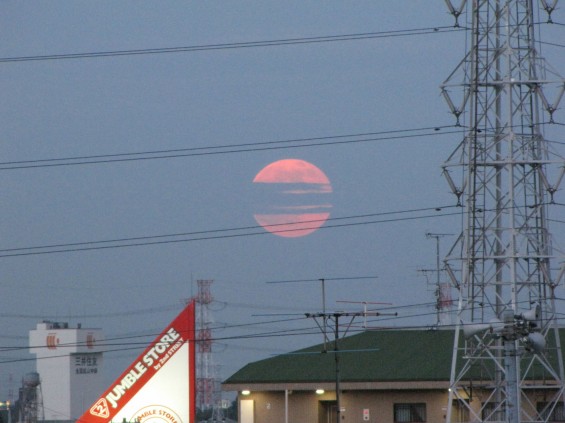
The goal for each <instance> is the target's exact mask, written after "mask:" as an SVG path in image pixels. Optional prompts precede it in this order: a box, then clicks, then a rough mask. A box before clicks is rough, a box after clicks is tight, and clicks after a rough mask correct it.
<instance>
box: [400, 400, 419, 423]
mask: <svg viewBox="0 0 565 423" xmlns="http://www.w3.org/2000/svg"><path fill="white" fill-rule="evenodd" d="M394 421H395V423H420V422H425V421H426V404H425V403H415V404H394Z"/></svg>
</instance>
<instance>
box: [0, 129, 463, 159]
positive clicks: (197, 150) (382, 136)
mask: <svg viewBox="0 0 565 423" xmlns="http://www.w3.org/2000/svg"><path fill="white" fill-rule="evenodd" d="M446 128H458V127H457V126H455V125H445V126H433V127H422V128H412V129H397V130H389V131H379V132H367V133H358V134H346V135H329V136H320V137H309V138H296V139H289V140H279V141H259V142H254V143H242V144H227V145H217V146H207V147H190V148H180V149H167V150H154V151H143V152H133V153H117V154H99V155H91V156H75V157H64V158H54V159H36V160H19V161H8V162H0V170H15V169H32V168H42V167H58V166H77V165H88V164H104V163H115V162H130V161H138V160H155V159H171V158H180V157H195V156H208V155H217V154H233V153H248V152H258V151H266V150H280V149H291V148H305V147H323V146H334V145H340V144H356V143H365V142H374V141H391V140H400V139H409V138H419V137H430V136H437V135H448V134H453V133H460V132H461V129H456V130H453V131H442V130H443V129H446ZM392 134H396V135H392ZM367 137H369V138H367ZM328 140H330V141H328ZM289 144H290V145H289Z"/></svg>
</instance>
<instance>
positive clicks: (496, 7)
mask: <svg viewBox="0 0 565 423" xmlns="http://www.w3.org/2000/svg"><path fill="white" fill-rule="evenodd" d="M534 2H535V3H536V4H537V3H538V2H537V1H535V0H488V1H487V0H482V1H481V0H473V1H472V2H466V1H464V0H463V1H461V2H459V4H458V5H454V4H453V3H452V2H451V1H450V0H446V4H447V5H448V8H449V11H450V12H451V14H452V15H453V16H454V17H455V25H457V26H458V25H460V22H459V20H460V19H463V18H465V19H466V20H467V21H468V23H467V25H468V26H469V31H468V34H469V35H468V49H467V51H468V53H467V54H466V55H465V57H464V59H463V60H462V61H461V62H460V63H459V65H458V66H457V67H456V69H455V70H454V71H453V72H452V73H451V75H449V77H448V78H447V80H446V81H444V83H443V84H442V85H441V90H442V94H443V96H444V98H445V100H446V102H447V104H448V106H449V108H450V110H451V113H452V114H453V115H454V116H455V118H456V120H457V123H458V124H460V125H462V126H463V127H464V128H465V135H464V137H463V140H462V141H461V142H460V144H459V145H458V147H457V148H456V149H455V151H454V152H453V153H452V154H451V156H450V157H449V158H448V159H447V161H446V162H445V163H444V165H443V173H444V175H445V177H446V179H447V182H448V185H449V186H450V188H451V190H452V192H453V193H454V194H455V195H456V197H457V201H458V204H459V205H461V207H462V211H463V218H462V225H463V230H462V233H461V234H460V236H459V237H458V239H457V241H456V242H455V244H454V246H453V247H452V249H451V250H450V251H449V253H448V255H447V256H446V257H445V259H444V263H445V270H446V273H447V274H448V275H449V278H450V282H451V283H452V285H453V286H454V287H455V288H456V289H457V290H458V293H459V301H458V316H457V324H456V330H455V340H454V348H453V360H452V370H451V381H450V392H449V402H448V405H447V411H448V412H447V415H446V418H447V423H451V422H455V421H460V422H463V421H475V422H476V421H505V422H510V423H518V422H547V421H551V420H562V417H563V416H564V415H565V410H564V408H563V396H564V380H565V378H564V368H563V360H562V355H561V345H560V339H559V333H558V331H557V319H556V310H555V303H554V299H555V296H554V291H555V288H556V287H557V286H558V285H559V284H560V283H561V281H562V279H563V275H564V268H563V267H561V268H560V269H558V270H557V272H555V269H552V268H551V267H550V260H554V259H556V258H561V257H562V256H561V254H560V255H559V256H556V255H555V254H554V251H553V247H552V240H551V234H550V232H549V230H548V217H547V213H548V209H549V206H550V205H551V204H552V203H553V196H554V194H555V192H556V191H557V190H558V188H559V185H560V183H561V181H562V179H563V176H564V172H565V167H564V164H565V161H564V159H563V157H561V156H560V155H558V154H557V153H556V152H555V151H552V149H551V148H550V144H549V143H548V142H547V141H546V140H545V139H544V135H543V126H544V125H543V124H544V122H543V121H542V117H543V118H544V119H546V122H545V123H548V124H551V123H553V119H554V114H555V112H556V110H557V108H558V106H559V103H560V100H561V98H562V97H563V93H564V90H565V80H564V79H563V78H562V77H561V76H559V74H558V73H557V72H555V71H554V70H552V69H551V68H550V67H549V66H548V65H547V64H546V63H545V60H544V59H543V58H542V57H541V56H540V55H539V54H538V50H537V49H536V42H535V40H534V31H537V29H538V27H539V25H538V24H539V22H540V19H539V18H538V17H537V16H535V15H536V13H537V11H538V10H542V13H543V10H545V12H547V17H548V21H550V20H551V13H552V12H553V10H554V9H555V7H556V3H557V0H554V1H548V0H540V1H539V6H540V7H539V9H538V8H537V7H536V8H534ZM534 9H535V10H534ZM544 112H545V113H544ZM552 273H556V276H555V277H554V276H553V275H552ZM557 417H559V418H557Z"/></svg>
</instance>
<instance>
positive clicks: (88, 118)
mask: <svg viewBox="0 0 565 423" xmlns="http://www.w3.org/2000/svg"><path fill="white" fill-rule="evenodd" d="M553 19H554V21H555V22H556V23H557V24H554V25H540V31H541V35H540V36H543V37H544V39H547V40H549V41H553V42H554V43H556V44H559V43H561V45H560V46H559V45H549V44H547V45H544V54H545V56H546V57H547V60H548V61H549V63H551V64H552V65H553V66H554V67H555V68H557V69H558V70H560V73H561V74H563V73H565V55H563V54H562V53H563V45H562V44H563V39H564V32H563V31H564V29H563V28H564V27H563V25H562V24H559V22H565V16H563V15H562V12H560V11H557V12H555V13H554V16H553ZM453 23H454V19H453V18H452V17H451V16H450V15H449V13H448V11H447V8H446V6H445V2H444V1H440V0H435V1H430V0H396V1H363V0H359V1H334V0H326V1H323V2H322V1H312V0H299V1H298V0H285V1H284V2H282V1H281V2H276V1H264V0H255V1H252V0H249V1H230V2H228V1H215V0H212V1H206V2H197V1H169V2H166V3H163V2H150V1H139V0H138V1H120V2H115V1H105V0H100V1H96V2H92V1H83V0H74V1H72V2H70V1H25V0H24V1H9V0H3V1H1V2H0V39H2V40H3V42H2V43H0V73H1V76H0V92H1V98H2V100H1V101H0V128H1V129H0V154H1V159H0V162H2V164H1V165H0V172H1V176H2V177H1V179H0V199H1V204H2V218H1V219H0V250H1V251H0V275H1V281H2V282H1V286H2V296H1V297H0V320H1V322H2V335H0V343H1V344H0V345H1V346H2V347H8V348H10V351H6V350H0V399H1V398H3V397H5V396H6V395H7V392H8V389H9V387H10V383H9V382H8V381H10V380H12V381H13V382H11V383H12V384H13V385H14V387H15V388H16V391H17V386H18V385H19V383H20V381H21V378H22V376H23V375H24V374H25V373H26V372H29V371H33V370H34V369H35V367H34V362H33V360H31V359H32V356H31V355H30V354H29V353H28V351H27V349H26V347H27V343H28V332H29V330H31V329H34V328H35V325H36V324H37V323H38V322H40V321H42V320H54V321H64V322H69V324H70V325H73V326H74V325H76V324H78V323H81V324H82V326H83V327H97V328H102V329H103V330H104V333H105V336H106V337H107V338H108V339H116V340H120V341H123V349H121V350H120V351H117V352H112V353H107V354H106V355H105V373H106V378H107V381H108V384H110V383H111V382H112V381H113V380H114V379H115V378H116V377H117V376H118V375H119V374H120V373H121V372H122V370H124V369H125V367H126V366H127V365H128V364H129V363H130V362H131V361H133V360H134V359H135V357H136V356H137V355H138V354H139V352H140V348H141V346H133V348H132V345H131V344H128V342H130V341H129V340H128V339H130V337H131V336H140V339H141V340H143V341H145V340H146V341H147V342H149V341H150V340H151V339H152V338H153V337H154V336H155V335H156V334H158V333H159V332H160V331H161V329H162V328H164V327H165V326H166V325H167V324H168V323H169V322H170V321H171V320H172V319H173V318H174V317H175V316H176V314H177V313H178V312H179V311H180V310H181V308H182V307H183V305H184V304H185V302H186V300H187V299H188V298H190V297H191V296H194V295H196V294H197V280H200V279H202V280H213V283H212V285H211V290H212V294H213V296H214V300H215V301H214V302H213V303H212V304H210V305H209V308H208V314H209V319H210V321H212V322H213V327H214V333H213V336H214V338H215V339H216V342H215V343H214V362H215V363H216V365H217V366H216V367H215V371H216V373H217V376H218V377H219V378H221V379H225V378H227V377H228V376H230V375H231V374H233V373H234V372H235V371H237V370H238V369H239V368H241V367H243V366H244V365H245V364H246V363H248V362H251V361H256V360H259V359H262V358H267V357H269V356H271V355H273V354H280V353H283V352H286V351H289V350H293V349H297V348H300V347H304V346H308V345H312V344H314V343H319V342H321V341H322V336H321V334H320V331H319V329H318V327H317V326H316V325H315V322H313V321H312V320H311V319H307V318H305V316H304V315H305V313H315V312H320V311H322V304H323V303H324V302H325V304H326V307H327V310H348V311H361V310H362V305H361V304H359V302H382V303H386V304H382V305H381V306H382V307H383V308H385V309H386V310H388V311H389V312H390V313H398V315H397V316H383V317H381V318H379V319H378V321H376V322H373V324H375V325H379V326H398V327H406V326H410V325H412V326H419V327H427V326H433V325H434V324H435V323H436V318H437V316H436V312H435V309H434V307H433V303H434V301H435V296H434V289H435V288H434V286H433V282H434V280H435V274H434V273H433V271H434V270H435V269H436V252H437V251H436V247H437V244H436V240H439V241H440V242H439V245H440V250H441V251H442V252H446V251H447V249H448V248H449V247H450V246H451V244H452V243H453V242H454V241H455V236H456V235H457V234H458V233H459V232H460V230H461V224H460V220H461V219H460V216H459V215H458V213H459V210H458V209H457V207H454V206H455V204H456V199H455V198H454V196H453V195H452V194H450V192H449V187H448V185H447V182H446V181H445V180H444V178H443V177H442V175H441V165H442V163H443V162H444V161H445V160H447V158H448V157H449V154H450V153H451V152H452V151H454V150H455V148H456V146H457V145H458V143H459V142H460V141H461V139H462V137H463V132H462V128H457V127H455V126H454V124H455V119H454V118H453V116H452V115H450V113H449V109H448V107H447V104H445V102H444V100H443V98H442V97H441V95H440V89H439V85H440V84H441V83H442V82H443V81H444V80H445V79H447V77H448V76H449V74H450V73H451V72H452V70H453V69H455V67H456V66H457V64H458V63H459V61H460V60H462V58H463V56H464V54H465V41H466V32H465V31H462V30H458V29H456V28H452V25H453ZM354 34H355V35H356V36H354V37H353V36H352V35H354ZM359 34H365V36H360V35H359ZM336 36H339V37H337V39H336V38H335V37H336ZM313 37H322V38H318V39H316V41H317V42H306V41H308V40H310V39H311V38H313ZM332 37H334V38H332ZM352 38H355V39H352ZM274 40H278V42H276V43H272V42H271V43H270V45H258V43H263V42H266V41H274ZM281 40H287V42H281ZM288 40H291V41H290V42H289V41H288ZM292 40H295V41H292ZM296 40H300V42H297V41H296ZM310 41H312V40H310ZM178 47H181V49H178V51H168V50H164V49H169V48H170V49H172V48H178ZM152 49H157V50H156V51H157V52H155V51H154V50H152ZM117 51H121V52H131V51H135V52H138V53H144V54H123V55H106V54H101V53H104V52H117ZM81 53H97V54H98V55H96V56H94V57H93V55H91V54H90V55H89V54H87V55H86V57H69V56H68V55H71V54H81ZM39 56H50V57H43V58H42V59H43V60H2V59H7V58H22V57H28V58H29V57H33V58H35V59H38V58H40V57H39ZM554 119H555V120H556V122H558V123H564V122H565V115H564V113H563V111H562V110H558V111H557V112H556V113H555V115H554ZM562 128H563V126H561V127H559V126H558V125H553V126H551V127H548V128H547V131H548V134H547V136H548V137H550V138H551V139H559V137H561V139H562V134H563V129H562ZM363 134H367V135H363ZM288 158H292V159H300V160H305V161H308V162H310V163H312V164H314V165H315V166H317V167H318V168H319V169H321V170H322V171H323V172H324V173H325V174H326V175H327V177H328V179H329V180H330V182H331V186H332V192H331V194H329V196H328V197H327V198H328V201H329V202H330V203H331V206H332V207H331V218H330V220H328V221H327V222H326V223H325V225H324V227H322V228H321V229H319V230H317V231H315V232H314V233H312V234H310V235H308V236H304V237H297V238H285V237H280V236H276V235H273V234H271V233H269V232H267V231H265V230H264V229H262V228H261V227H258V226H257V222H256V221H255V220H254V217H253V216H254V214H255V213H256V212H257V211H258V210H259V209H261V208H262V207H264V204H262V203H261V202H262V201H263V197H262V196H261V189H259V188H258V186H257V184H254V183H253V179H254V178H255V176H256V175H257V173H258V172H259V171H260V170H261V169H263V168H264V167H265V166H267V165H268V164H270V163H272V162H275V161H277V160H282V159H288ZM85 162H88V163H85ZM558 195H559V193H558ZM561 202H564V201H563V200H561ZM436 209H438V210H436ZM551 213H552V214H551V217H552V218H553V219H554V220H556V222H555V225H554V227H551V229H552V232H553V233H554V237H555V239H556V240H558V239H559V238H562V236H563V234H564V227H563V224H562V223H560V222H559V220H562V221H563V220H564V214H565V213H564V210H563V208H562V207H559V206H555V207H553V208H552V209H551ZM426 234H441V236H439V235H438V237H437V238H434V237H433V236H432V237H430V236H426ZM132 244H135V245H132ZM45 246H54V247H49V248H36V247H45ZM101 247H104V248H101ZM322 278H323V279H325V280H326V282H325V284H324V286H325V289H324V296H322V289H321V283H320V282H319V280H320V279H322ZM285 281H291V282H285ZM296 281H303V282H296ZM275 282H277V283H275ZM453 295H455V293H453ZM561 295H563V293H561ZM415 305H420V306H418V307H415ZM136 342H137V341H136ZM18 347H19V348H18ZM14 348H15V349H14ZM74 417H76V416H74Z"/></svg>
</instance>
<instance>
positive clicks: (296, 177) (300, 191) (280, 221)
mask: <svg viewBox="0 0 565 423" xmlns="http://www.w3.org/2000/svg"><path fill="white" fill-rule="evenodd" d="M253 183H254V184H257V185H256V186H260V187H261V189H262V191H263V193H264V194H266V195H264V197H267V200H266V201H264V204H263V209H262V210H261V211H260V212H258V213H256V214H254V215H253V216H254V217H255V220H256V221H257V223H258V224H259V225H261V226H262V227H263V228H264V229H265V230H267V231H268V232H271V233H272V234H275V235H278V236H281V237H285V238H298V237H302V236H306V235H309V234H311V233H313V232H315V231H316V230H317V229H319V228H320V227H321V226H322V225H323V224H324V223H325V222H326V220H327V219H328V218H329V217H330V212H329V210H330V209H331V207H332V206H331V204H330V203H328V201H327V199H326V197H327V196H328V195H329V194H331V193H332V186H331V183H330V180H329V179H328V177H327V176H326V174H325V173H324V172H322V170H320V169H319V168H318V167H316V166H314V165H313V164H312V163H309V162H307V161H305V160H300V159H284V160H278V161H276V162H273V163H271V164H269V165H267V166H265V167H264V168H263V169H261V170H260V171H259V173H257V175H256V176H255V178H254V179H253Z"/></svg>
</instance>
